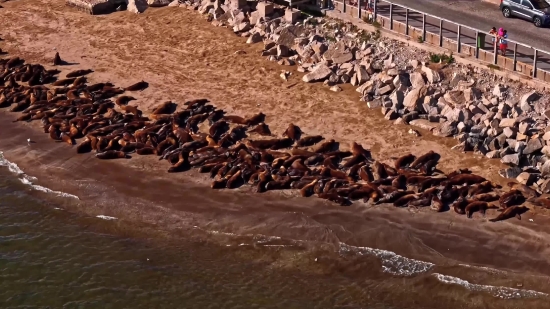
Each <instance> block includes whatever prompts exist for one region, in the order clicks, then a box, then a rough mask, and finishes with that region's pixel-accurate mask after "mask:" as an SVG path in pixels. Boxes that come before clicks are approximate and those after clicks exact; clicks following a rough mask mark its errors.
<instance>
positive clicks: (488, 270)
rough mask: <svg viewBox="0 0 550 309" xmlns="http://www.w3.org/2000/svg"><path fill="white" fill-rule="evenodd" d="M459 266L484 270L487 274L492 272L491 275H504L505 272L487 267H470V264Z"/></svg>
mask: <svg viewBox="0 0 550 309" xmlns="http://www.w3.org/2000/svg"><path fill="white" fill-rule="evenodd" d="M458 266H462V267H467V268H474V269H481V270H484V271H487V272H490V273H493V274H502V273H504V271H502V270H498V269H494V268H490V267H485V266H474V265H468V264H458Z"/></svg>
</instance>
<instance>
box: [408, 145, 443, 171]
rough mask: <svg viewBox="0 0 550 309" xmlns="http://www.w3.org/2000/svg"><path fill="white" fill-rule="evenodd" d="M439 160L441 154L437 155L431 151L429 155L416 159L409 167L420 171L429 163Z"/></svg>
mask: <svg viewBox="0 0 550 309" xmlns="http://www.w3.org/2000/svg"><path fill="white" fill-rule="evenodd" d="M437 159H439V154H437V153H436V152H434V151H433V150H430V151H428V152H427V153H425V154H423V155H421V156H419V157H418V158H416V159H415V160H414V161H412V163H411V164H410V165H409V166H410V167H411V168H414V169H419V168H420V167H422V166H423V165H424V164H426V163H427V162H428V161H431V160H437Z"/></svg>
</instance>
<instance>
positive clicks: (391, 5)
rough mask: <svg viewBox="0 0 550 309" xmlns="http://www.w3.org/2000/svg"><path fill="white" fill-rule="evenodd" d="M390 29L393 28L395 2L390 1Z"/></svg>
mask: <svg viewBox="0 0 550 309" xmlns="http://www.w3.org/2000/svg"><path fill="white" fill-rule="evenodd" d="M390 30H393V3H390Z"/></svg>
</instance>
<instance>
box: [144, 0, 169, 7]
mask: <svg viewBox="0 0 550 309" xmlns="http://www.w3.org/2000/svg"><path fill="white" fill-rule="evenodd" d="M170 2H171V0H147V5H148V6H150V7H161V6H167V5H168V4H170Z"/></svg>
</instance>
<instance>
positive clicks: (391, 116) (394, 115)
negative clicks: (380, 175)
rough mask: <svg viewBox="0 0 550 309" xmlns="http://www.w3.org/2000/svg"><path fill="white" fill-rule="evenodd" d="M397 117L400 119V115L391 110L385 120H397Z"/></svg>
mask: <svg viewBox="0 0 550 309" xmlns="http://www.w3.org/2000/svg"><path fill="white" fill-rule="evenodd" d="M397 117H399V115H398V114H397V112H395V110H393V109H391V110H390V111H389V112H387V113H386V115H384V118H385V119H386V120H394V119H397Z"/></svg>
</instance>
